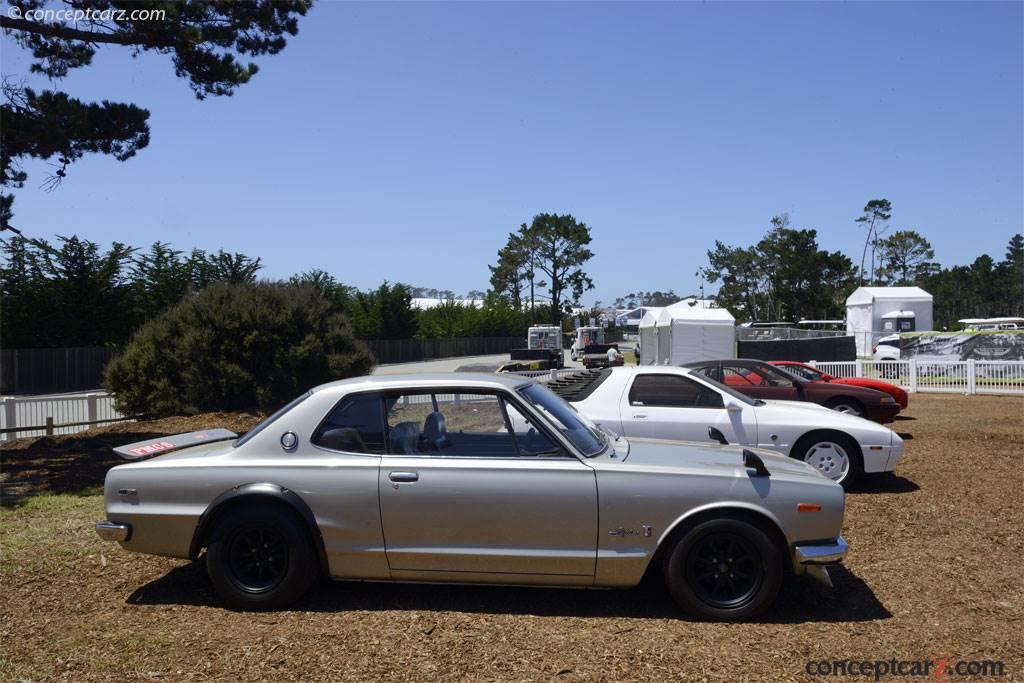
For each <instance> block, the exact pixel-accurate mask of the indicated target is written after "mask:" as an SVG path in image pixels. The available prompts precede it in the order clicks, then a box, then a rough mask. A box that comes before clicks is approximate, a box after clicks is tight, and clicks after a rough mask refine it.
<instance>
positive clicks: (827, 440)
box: [790, 432, 864, 490]
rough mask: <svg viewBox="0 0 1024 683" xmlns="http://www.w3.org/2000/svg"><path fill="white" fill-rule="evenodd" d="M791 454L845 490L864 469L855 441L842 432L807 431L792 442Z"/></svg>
mask: <svg viewBox="0 0 1024 683" xmlns="http://www.w3.org/2000/svg"><path fill="white" fill-rule="evenodd" d="M790 455H792V457H794V458H796V459H797V460H803V461H804V462H806V463H807V464H808V465H810V466H811V467H813V468H814V469H816V470H818V472H820V473H821V474H822V475H824V476H826V477H828V478H829V479H831V480H832V481H834V482H836V483H837V484H841V485H842V486H843V488H844V489H847V490H849V488H850V487H851V486H852V485H853V483H854V482H856V481H857V479H859V478H860V475H861V473H862V472H863V471H864V465H863V462H862V461H861V454H860V449H859V448H858V447H857V444H856V442H854V440H853V439H851V438H850V437H848V436H846V435H845V434H836V433H831V432H824V433H818V434H808V435H807V436H805V437H803V438H802V439H800V440H799V441H798V442H797V443H796V445H795V446H793V450H792V452H791V453H790Z"/></svg>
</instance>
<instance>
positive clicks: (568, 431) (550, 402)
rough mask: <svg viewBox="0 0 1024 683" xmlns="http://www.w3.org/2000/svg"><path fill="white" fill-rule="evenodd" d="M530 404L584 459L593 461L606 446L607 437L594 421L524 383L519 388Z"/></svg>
mask: <svg viewBox="0 0 1024 683" xmlns="http://www.w3.org/2000/svg"><path fill="white" fill-rule="evenodd" d="M519 393H520V395H521V396H522V397H523V398H525V399H526V400H527V401H528V402H529V403H530V405H532V406H533V407H534V408H536V409H537V410H539V411H540V412H541V413H543V414H544V416H545V417H546V418H548V421H549V422H551V424H552V426H553V427H555V428H556V429H557V430H558V431H560V432H561V433H562V435H563V436H565V438H567V439H569V441H571V442H572V444H573V445H574V446H576V448H578V449H579V450H580V452H581V453H583V455H584V456H586V457H588V458H592V457H594V456H595V455H597V454H599V453H601V452H602V451H603V450H604V449H605V446H607V445H608V437H607V436H605V434H604V432H602V431H601V429H600V428H599V427H598V426H597V425H595V424H594V423H593V422H591V421H590V420H588V419H587V418H585V417H584V416H583V415H580V413H579V412H577V410H576V409H575V408H573V407H572V406H571V405H569V404H568V403H566V402H565V401H564V400H562V399H561V398H559V397H558V396H556V395H555V394H554V393H553V392H552V391H551V390H550V389H548V388H547V387H545V386H544V385H542V384H537V383H533V384H527V385H526V386H524V387H522V388H521V389H519Z"/></svg>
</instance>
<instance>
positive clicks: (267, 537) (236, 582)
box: [206, 505, 318, 610]
mask: <svg viewBox="0 0 1024 683" xmlns="http://www.w3.org/2000/svg"><path fill="white" fill-rule="evenodd" d="M206 570H207V573H208V574H209V575H210V580H211V581H212V582H213V585H214V588H216V589H217V592H218V593H220V595H221V597H223V598H224V600H225V601H227V603H228V604H229V605H231V606H232V607H234V608H236V609H244V610H270V609H279V608H281V607H284V606H286V605H288V604H290V603H292V602H294V601H295V600H298V599H299V598H300V597H302V596H303V595H304V594H305V593H306V592H307V591H308V590H309V588H310V586H312V585H313V582H314V581H315V580H316V578H317V573H318V569H317V561H316V555H315V553H314V551H313V548H312V545H311V544H310V542H309V537H308V534H307V533H306V529H305V528H304V527H303V525H302V522H301V521H299V520H298V519H297V518H296V516H295V515H293V514H290V513H289V512H287V511H285V510H282V509H279V508H278V507H276V506H273V505H245V506H239V507H236V508H234V509H232V510H229V511H227V512H226V513H225V514H224V516H223V517H221V518H220V519H219V520H218V521H217V522H216V524H215V525H214V527H213V529H212V531H211V532H210V540H209V543H208V544H207V551H206Z"/></svg>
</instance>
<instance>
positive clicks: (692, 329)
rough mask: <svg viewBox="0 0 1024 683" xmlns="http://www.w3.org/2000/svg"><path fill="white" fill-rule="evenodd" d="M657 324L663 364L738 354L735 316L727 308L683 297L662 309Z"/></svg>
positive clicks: (678, 363) (659, 360)
mask: <svg viewBox="0 0 1024 683" xmlns="http://www.w3.org/2000/svg"><path fill="white" fill-rule="evenodd" d="M655 327H656V329H657V332H658V363H659V364H660V365H681V364H683V363H688V362H690V361H695V360H712V359H717V358H735V357H736V320H735V318H733V317H732V315H731V314H730V313H729V311H727V310H725V309H724V308H707V307H705V306H703V305H700V304H695V305H693V306H691V305H689V304H688V303H687V302H685V301H681V302H679V303H678V304H673V305H672V306H669V307H668V308H666V309H665V310H663V311H662V312H661V314H660V315H659V316H658V318H657V320H656V322H655Z"/></svg>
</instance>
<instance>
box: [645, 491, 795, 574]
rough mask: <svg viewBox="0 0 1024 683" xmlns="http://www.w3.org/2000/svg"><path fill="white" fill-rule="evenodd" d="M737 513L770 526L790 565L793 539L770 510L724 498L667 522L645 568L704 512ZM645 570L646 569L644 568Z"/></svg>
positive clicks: (667, 549)
mask: <svg viewBox="0 0 1024 683" xmlns="http://www.w3.org/2000/svg"><path fill="white" fill-rule="evenodd" d="M715 512H719V513H729V512H732V513H739V514H742V515H747V516H751V517H753V518H755V519H758V520H760V521H761V522H763V523H767V524H768V525H769V526H770V527H771V528H772V532H773V533H774V534H776V536H775V538H774V539H773V540H774V541H775V542H776V543H779V542H780V541H781V543H780V544H779V550H780V551H782V556H783V561H784V562H785V563H786V564H787V566H790V565H791V564H792V561H793V540H792V539H791V538H790V537H789V535H788V534H787V533H786V531H785V529H784V528H783V526H782V524H781V523H780V522H779V519H778V517H776V516H775V515H774V514H773V513H772V512H771V511H770V510H767V509H765V508H763V507H760V506H757V505H754V504H752V503H747V502H744V501H739V500H724V501H716V502H714V503H708V504H706V505H701V506H698V507H695V508H693V509H692V510H687V511H686V512H685V513H684V514H682V515H679V516H678V517H676V518H675V519H674V520H673V521H672V523H671V524H669V525H668V526H667V527H666V528H665V531H663V532H662V534H661V536H659V537H658V542H657V544H656V545H655V549H654V551H653V552H652V553H651V555H650V557H649V558H648V562H647V567H646V568H647V569H649V568H650V567H651V566H653V565H654V564H655V561H656V558H661V557H663V553H664V552H666V551H669V550H671V548H670V547H669V546H670V544H669V541H670V540H671V539H672V537H673V536H674V535H675V534H676V532H678V531H679V530H681V529H684V528H686V526H687V525H689V524H690V523H692V522H693V520H694V519H696V518H698V517H701V516H703V515H705V514H710V513H715ZM645 570H646V569H645Z"/></svg>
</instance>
